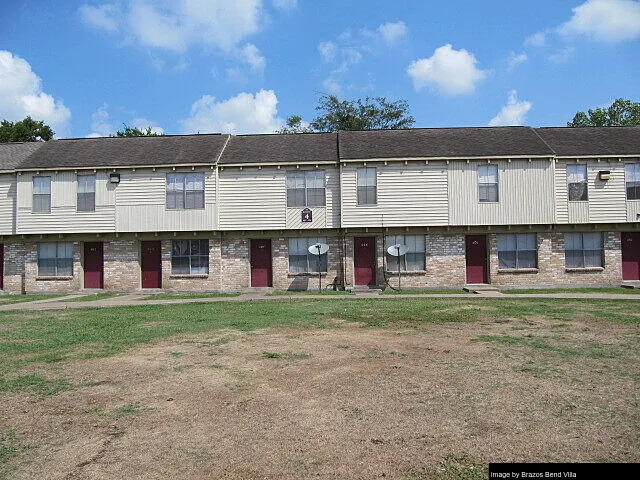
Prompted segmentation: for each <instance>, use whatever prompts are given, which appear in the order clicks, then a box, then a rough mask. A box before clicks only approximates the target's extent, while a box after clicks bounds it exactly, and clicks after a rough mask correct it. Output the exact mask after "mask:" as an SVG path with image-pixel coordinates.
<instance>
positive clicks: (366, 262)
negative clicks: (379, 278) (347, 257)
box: [353, 237, 376, 285]
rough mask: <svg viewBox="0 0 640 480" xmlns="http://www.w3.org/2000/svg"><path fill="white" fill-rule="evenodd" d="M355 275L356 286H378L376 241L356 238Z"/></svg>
mask: <svg viewBox="0 0 640 480" xmlns="http://www.w3.org/2000/svg"><path fill="white" fill-rule="evenodd" d="M354 242H355V244H354V250H353V274H354V277H355V278H354V280H355V283H356V285H375V284H376V239H375V237H355V238H354Z"/></svg>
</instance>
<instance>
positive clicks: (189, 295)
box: [139, 293, 240, 300]
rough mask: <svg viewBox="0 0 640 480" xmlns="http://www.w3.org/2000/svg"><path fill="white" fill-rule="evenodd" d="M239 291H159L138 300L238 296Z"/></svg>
mask: <svg viewBox="0 0 640 480" xmlns="http://www.w3.org/2000/svg"><path fill="white" fill-rule="evenodd" d="M239 296H240V294H239V293H159V294H157V295H150V296H148V297H143V298H140V299H139V300H174V299H175V300H179V299H189V298H218V297H239Z"/></svg>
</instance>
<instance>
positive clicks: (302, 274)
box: [287, 272, 327, 277]
mask: <svg viewBox="0 0 640 480" xmlns="http://www.w3.org/2000/svg"><path fill="white" fill-rule="evenodd" d="M317 276H318V272H315V273H314V272H304V273H287V277H317ZM320 276H321V277H326V276H327V272H322V273H321V274H320Z"/></svg>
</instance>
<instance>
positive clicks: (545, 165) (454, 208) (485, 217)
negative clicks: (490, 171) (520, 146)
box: [449, 160, 554, 225]
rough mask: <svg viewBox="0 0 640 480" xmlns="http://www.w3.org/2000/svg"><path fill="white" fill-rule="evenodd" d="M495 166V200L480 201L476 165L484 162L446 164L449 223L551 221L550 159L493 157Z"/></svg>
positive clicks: (551, 188) (495, 223) (488, 223)
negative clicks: (509, 159) (496, 190)
mask: <svg viewBox="0 0 640 480" xmlns="http://www.w3.org/2000/svg"><path fill="white" fill-rule="evenodd" d="M492 163H495V164H496V165H497V166H498V201H497V202H479V200H478V166H479V165H486V164H487V162H476V161H473V162H469V163H467V162H466V161H452V162H450V164H449V217H450V219H451V225H517V224H540V223H553V221H554V192H553V165H552V162H551V161H549V160H532V161H531V162H529V161H528V160H513V161H511V162H509V161H507V160H500V161H496V162H494V161H492Z"/></svg>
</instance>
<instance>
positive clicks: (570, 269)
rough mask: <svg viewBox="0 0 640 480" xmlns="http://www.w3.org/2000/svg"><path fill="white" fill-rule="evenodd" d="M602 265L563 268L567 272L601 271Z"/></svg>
mask: <svg viewBox="0 0 640 480" xmlns="http://www.w3.org/2000/svg"><path fill="white" fill-rule="evenodd" d="M603 270H604V267H584V268H565V269H564V271H565V272H567V273H571V272H578V273H579V272H602V271H603Z"/></svg>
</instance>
